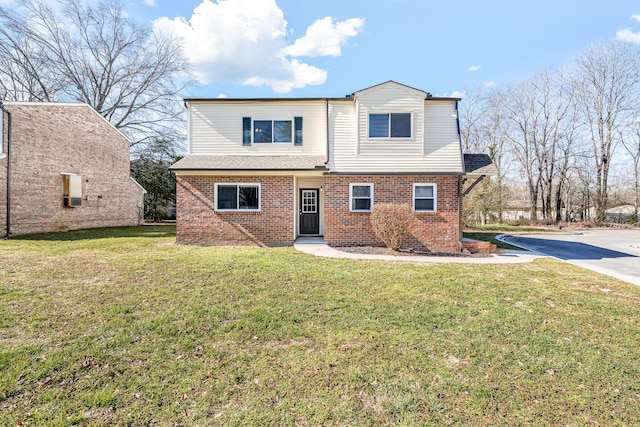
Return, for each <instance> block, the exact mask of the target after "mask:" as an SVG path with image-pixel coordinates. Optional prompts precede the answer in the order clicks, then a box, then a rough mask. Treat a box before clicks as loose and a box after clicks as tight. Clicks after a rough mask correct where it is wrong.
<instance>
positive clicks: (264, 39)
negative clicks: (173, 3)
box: [0, 0, 362, 93]
mask: <svg viewBox="0 0 640 427" xmlns="http://www.w3.org/2000/svg"><path fill="white" fill-rule="evenodd" d="M0 1H1V0H0ZM327 19H328V26H327V24H326V23H325V22H324V21H325V20H327ZM356 21H362V20H359V19H355V21H354V20H353V19H347V20H346V21H341V22H335V23H334V21H333V20H332V19H331V18H324V19H322V20H319V21H316V22H315V23H314V24H312V25H311V26H310V27H309V28H308V29H307V34H306V35H305V36H304V37H302V38H301V39H298V40H296V41H295V42H294V43H293V44H292V45H291V46H287V42H286V36H287V21H286V20H285V19H284V14H283V12H282V10H281V9H280V8H279V7H278V5H277V4H276V2H275V0H214V1H211V0H202V3H200V4H199V5H198V6H197V7H196V8H195V9H194V10H193V14H192V16H191V18H189V19H188V20H187V19H185V18H183V17H177V18H173V19H169V18H167V17H162V18H159V19H157V20H155V21H154V22H153V26H154V30H156V31H160V32H170V33H172V34H174V35H176V36H178V37H180V38H181V39H182V41H183V48H184V51H185V54H186V56H187V58H188V59H189V61H190V62H191V64H192V66H193V69H194V73H195V77H196V79H197V80H198V81H199V82H200V83H202V84H208V83H212V82H231V83H238V84H244V85H251V86H269V87H271V88H272V89H273V90H274V91H276V92H279V93H287V92H289V91H290V90H291V89H293V88H301V87H305V86H307V85H318V84H322V83H324V82H325V81H326V79H327V72H326V71H325V70H322V69H320V68H318V67H315V66H313V65H310V64H307V63H304V62H302V61H299V60H297V59H292V58H291V57H292V56H303V55H305V56H320V55H333V56H337V55H340V46H341V45H342V44H344V43H345V41H346V40H347V39H348V38H349V37H352V36H354V35H356V34H357V33H358V31H359V30H360V27H361V26H362V23H361V22H360V23H359V24H358V22H356ZM319 23H321V24H319ZM319 34H320V35H324V36H326V37H327V38H328V39H325V38H323V37H320V36H319ZM292 52H293V53H292ZM336 52H337V55H336Z"/></svg>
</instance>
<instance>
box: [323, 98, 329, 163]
mask: <svg viewBox="0 0 640 427" xmlns="http://www.w3.org/2000/svg"><path fill="white" fill-rule="evenodd" d="M324 103H325V107H326V115H327V160H326V161H325V162H324V164H325V165H328V164H329V98H325V99H324Z"/></svg>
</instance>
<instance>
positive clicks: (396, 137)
mask: <svg viewBox="0 0 640 427" xmlns="http://www.w3.org/2000/svg"><path fill="white" fill-rule="evenodd" d="M372 114H388V115H389V129H387V132H388V134H389V136H369V135H371V133H370V132H369V127H370V123H371V119H370V118H369V116H371V115H372ZM391 114H408V115H409V120H410V121H411V123H410V124H409V126H410V129H409V130H410V131H411V135H409V136H400V137H398V136H391ZM367 138H368V139H372V140H375V141H380V140H391V141H409V140H412V139H413V113H412V112H409V111H369V113H368V114H367Z"/></svg>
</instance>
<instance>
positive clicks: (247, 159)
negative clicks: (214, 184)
mask: <svg viewBox="0 0 640 427" xmlns="http://www.w3.org/2000/svg"><path fill="white" fill-rule="evenodd" d="M325 160H326V158H325V156H210V155H191V156H186V157H183V158H182V159H180V160H178V161H177V162H176V163H174V164H173V165H172V166H171V169H172V170H317V169H320V170H326V169H327V167H326V165H325V163H324V162H325Z"/></svg>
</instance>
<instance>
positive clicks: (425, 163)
mask: <svg viewBox="0 0 640 427" xmlns="http://www.w3.org/2000/svg"><path fill="white" fill-rule="evenodd" d="M458 101H459V99H458V98H446V97H434V96H432V95H431V94H429V93H427V92H424V91H422V90H418V89H415V88H412V87H408V86H405V85H402V84H399V83H396V82H393V81H389V82H386V83H382V84H379V85H376V86H373V87H369V88H367V89H363V90H359V91H357V92H354V93H353V94H351V95H348V96H346V97H344V98H303V99H300V98H258V99H231V98H215V99H200V98H190V99H186V100H185V104H186V106H187V113H188V155H187V156H186V157H184V158H183V159H181V160H180V161H178V162H177V163H175V164H174V165H173V166H172V167H171V169H172V170H173V171H174V172H175V173H176V176H177V241H178V243H194V244H203V245H253V244H265V245H274V246H277V245H291V244H292V243H293V242H294V240H295V239H296V238H298V237H300V236H323V237H324V240H325V241H326V242H327V243H329V244H331V245H376V246H377V245H381V244H382V242H381V241H379V240H378V239H377V238H376V237H375V235H374V233H373V232H372V228H371V222H370V220H369V218H370V214H371V211H372V209H373V207H374V206H375V204H376V203H381V202H392V203H405V204H409V205H411V206H412V208H413V210H414V212H415V217H416V220H415V222H414V224H413V226H412V227H411V230H410V231H411V235H410V236H409V237H408V238H407V239H405V247H411V248H414V249H421V250H424V249H428V250H431V251H438V252H459V251H461V250H462V233H461V228H462V223H461V214H460V212H461V207H460V205H461V197H462V193H461V192H462V181H463V179H465V178H474V177H476V176H477V177H481V176H482V175H484V174H485V173H486V171H487V170H489V169H490V168H489V167H488V165H490V164H491V161H490V159H489V158H488V156H486V155H480V157H483V158H482V159H480V157H478V156H471V157H469V159H470V160H471V161H472V162H473V164H474V166H473V169H474V170H475V175H474V176H471V175H466V174H467V171H466V166H465V161H464V158H463V155H462V149H461V143H460V133H459V125H458V110H457V105H458ZM483 168H484V169H483ZM494 170H495V168H494ZM483 171H484V172H483Z"/></svg>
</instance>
